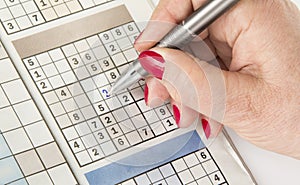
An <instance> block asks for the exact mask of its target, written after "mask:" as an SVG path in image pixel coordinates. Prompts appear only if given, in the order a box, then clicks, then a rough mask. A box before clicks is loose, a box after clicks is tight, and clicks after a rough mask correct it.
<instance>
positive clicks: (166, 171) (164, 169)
mask: <svg viewBox="0 0 300 185" xmlns="http://www.w3.org/2000/svg"><path fill="white" fill-rule="evenodd" d="M159 171H160V172H161V174H162V175H163V177H164V178H166V177H169V176H171V175H174V174H175V172H174V170H173V168H172V166H171V165H170V164H166V165H164V166H161V167H159Z"/></svg>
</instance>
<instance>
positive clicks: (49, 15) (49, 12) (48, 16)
mask: <svg viewBox="0 0 300 185" xmlns="http://www.w3.org/2000/svg"><path fill="white" fill-rule="evenodd" d="M41 12H42V14H43V16H44V18H45V20H46V21H51V20H53V19H57V18H58V16H57V14H56V12H55V11H54V9H53V8H47V9H45V10H42V11H41Z"/></svg>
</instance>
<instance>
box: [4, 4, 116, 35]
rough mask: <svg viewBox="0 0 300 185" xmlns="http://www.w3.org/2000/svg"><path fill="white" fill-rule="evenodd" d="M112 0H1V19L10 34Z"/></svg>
mask: <svg viewBox="0 0 300 185" xmlns="http://www.w3.org/2000/svg"><path fill="white" fill-rule="evenodd" d="M109 1H112V0H0V20H1V23H2V25H3V26H4V28H5V30H6V32H7V33H8V34H11V33H15V32H18V31H22V30H25V29H27V28H31V27H33V26H35V25H40V24H43V23H46V22H49V21H52V20H56V19H59V18H61V17H64V16H67V15H70V14H73V13H76V12H80V11H82V10H85V9H88V8H91V7H95V6H97V5H101V4H104V3H107V2H109Z"/></svg>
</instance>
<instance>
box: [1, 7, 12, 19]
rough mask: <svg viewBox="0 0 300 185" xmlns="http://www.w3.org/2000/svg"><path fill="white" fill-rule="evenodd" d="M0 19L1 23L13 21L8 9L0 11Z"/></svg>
mask: <svg viewBox="0 0 300 185" xmlns="http://www.w3.org/2000/svg"><path fill="white" fill-rule="evenodd" d="M0 17H1V21H7V20H11V19H13V16H12V15H11V13H10V11H9V9H8V8H3V9H0Z"/></svg>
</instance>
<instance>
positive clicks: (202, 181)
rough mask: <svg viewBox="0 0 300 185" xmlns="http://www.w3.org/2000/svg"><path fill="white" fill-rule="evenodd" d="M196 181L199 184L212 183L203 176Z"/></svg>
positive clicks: (210, 184) (207, 184)
mask: <svg viewBox="0 0 300 185" xmlns="http://www.w3.org/2000/svg"><path fill="white" fill-rule="evenodd" d="M197 183H198V184H201V185H212V183H211V182H210V180H209V178H208V177H204V178H201V179H199V180H197Z"/></svg>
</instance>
